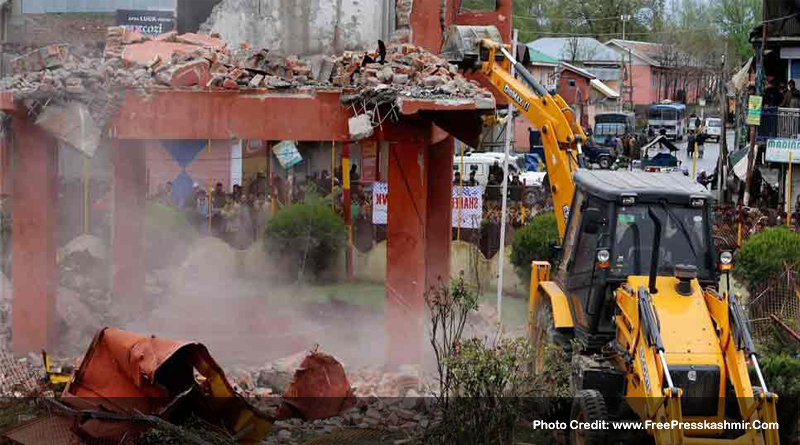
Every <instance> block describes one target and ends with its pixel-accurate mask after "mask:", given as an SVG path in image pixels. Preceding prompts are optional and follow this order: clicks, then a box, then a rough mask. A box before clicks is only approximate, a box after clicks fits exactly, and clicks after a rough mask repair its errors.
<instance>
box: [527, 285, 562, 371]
mask: <svg viewBox="0 0 800 445" xmlns="http://www.w3.org/2000/svg"><path fill="white" fill-rule="evenodd" d="M530 341H531V344H532V345H533V347H534V351H535V352H534V372H535V373H537V374H538V373H541V372H542V369H543V366H544V359H545V357H546V352H547V347H548V346H560V347H562V348H564V350H565V351H570V349H571V348H570V346H571V345H570V338H569V336H568V335H565V334H563V333H561V332H558V330H557V329H556V323H555V319H554V318H553V306H552V304H551V303H550V300H549V299H548V300H547V301H546V302H544V303H543V306H542V308H541V310H540V311H539V313H538V314H536V330H535V331H534V332H531V334H530Z"/></svg>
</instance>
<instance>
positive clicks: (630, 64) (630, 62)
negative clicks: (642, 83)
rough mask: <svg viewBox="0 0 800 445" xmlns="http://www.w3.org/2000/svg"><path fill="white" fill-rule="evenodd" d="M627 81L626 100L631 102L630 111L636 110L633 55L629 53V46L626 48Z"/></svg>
mask: <svg viewBox="0 0 800 445" xmlns="http://www.w3.org/2000/svg"><path fill="white" fill-rule="evenodd" d="M628 77H629V79H628V83H629V84H630V85H629V87H630V90H628V102H630V104H631V111H632V112H636V105H634V103H633V55H632V54H631V49H630V47H629V48H628Z"/></svg>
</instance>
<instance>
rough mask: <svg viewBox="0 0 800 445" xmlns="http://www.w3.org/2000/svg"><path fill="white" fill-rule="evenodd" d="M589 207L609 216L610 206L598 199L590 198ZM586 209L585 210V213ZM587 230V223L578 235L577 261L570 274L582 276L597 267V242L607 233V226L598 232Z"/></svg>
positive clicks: (583, 224) (603, 226)
mask: <svg viewBox="0 0 800 445" xmlns="http://www.w3.org/2000/svg"><path fill="white" fill-rule="evenodd" d="M587 204H588V205H587V207H586V208H589V207H594V208H596V209H599V210H600V212H601V214H602V215H606V214H607V209H608V205H607V204H606V203H604V202H602V201H600V200H598V199H596V198H589V200H588V202H587ZM586 208H584V209H583V210H584V211H585V210H586ZM585 228H586V221H582V223H581V232H580V233H579V234H578V245H577V246H576V247H575V260H574V262H573V264H572V267H571V268H570V273H572V274H580V273H588V272H591V271H592V270H593V269H594V267H595V258H596V256H597V247H598V246H597V240H598V238H599V237H601V236H602V235H603V234H604V233H606V227H605V224H603V225H601V226H600V227H599V228H598V230H597V232H595V233H588V232H586V231H585V230H584V229H585Z"/></svg>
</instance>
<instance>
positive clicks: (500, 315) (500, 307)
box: [462, 29, 519, 326]
mask: <svg viewBox="0 0 800 445" xmlns="http://www.w3.org/2000/svg"><path fill="white" fill-rule="evenodd" d="M518 39H519V30H517V29H515V30H514V38H513V40H512V42H513V45H514V46H513V47H512V51H511V55H512V56H513V57H514V58H515V59H516V57H517V40H518ZM511 77H512V78H516V73H515V72H514V65H511ZM506 119H508V121H507V122H506V144H505V156H504V157H503V192H502V193H503V194H502V198H501V199H502V200H503V205H502V212H503V213H501V216H500V224H501V225H500V262H499V265H498V266H497V275H498V279H497V320H498V321H499V322H500V325H501V326H502V323H503V262H504V260H505V257H506V256H505V251H506V220H507V213H508V210H507V208H508V207H507V206H508V152H509V151H510V150H511V138H512V135H513V132H514V106H513V105H511V103H509V104H508V115H507V116H506ZM462 175H463V173H462Z"/></svg>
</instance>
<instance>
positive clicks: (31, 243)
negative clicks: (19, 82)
mask: <svg viewBox="0 0 800 445" xmlns="http://www.w3.org/2000/svg"><path fill="white" fill-rule="evenodd" d="M14 141H15V146H14V154H15V156H16V159H15V162H14V175H13V179H12V181H13V184H12V189H13V197H14V200H13V206H14V207H13V208H14V210H13V212H14V214H13V227H12V234H13V235H12V243H13V245H12V249H13V255H14V266H13V272H12V274H13V284H14V299H13V308H12V312H13V320H12V335H13V348H14V352H15V353H20V354H24V353H28V352H39V351H41V350H42V349H43V348H47V347H48V346H50V345H52V343H53V340H54V339H55V334H56V331H55V330H56V324H55V298H56V285H57V283H58V271H57V269H56V248H57V246H56V229H57V227H58V222H57V220H56V218H57V217H58V210H57V206H56V197H57V194H56V192H57V184H58V144H57V143H56V141H55V139H53V137H52V136H49V135H48V134H46V133H45V132H44V131H42V130H41V129H39V127H37V126H35V125H34V124H33V123H32V122H30V121H28V120H27V119H26V118H24V117H14Z"/></svg>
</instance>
